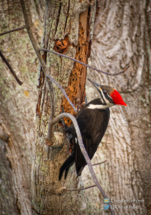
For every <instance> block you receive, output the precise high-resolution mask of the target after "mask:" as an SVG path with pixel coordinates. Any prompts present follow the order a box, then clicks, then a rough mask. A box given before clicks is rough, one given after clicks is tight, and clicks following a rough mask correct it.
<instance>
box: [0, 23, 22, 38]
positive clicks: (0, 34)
mask: <svg viewBox="0 0 151 215" xmlns="http://www.w3.org/2000/svg"><path fill="white" fill-rule="evenodd" d="M24 28H26V26H25V25H24V26H22V27H20V28H15V29H13V30H10V31H5V32H3V33H0V36H2V35H5V34H9V33H12V32H15V31H20V30H22V29H24Z"/></svg>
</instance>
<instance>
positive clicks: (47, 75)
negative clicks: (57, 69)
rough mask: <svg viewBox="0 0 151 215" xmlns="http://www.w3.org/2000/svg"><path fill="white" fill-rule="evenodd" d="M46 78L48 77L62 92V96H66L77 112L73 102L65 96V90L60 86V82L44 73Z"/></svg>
mask: <svg viewBox="0 0 151 215" xmlns="http://www.w3.org/2000/svg"><path fill="white" fill-rule="evenodd" d="M46 77H47V78H49V79H50V80H51V81H53V82H54V83H55V84H56V85H57V86H58V87H59V88H60V89H61V91H62V92H63V94H64V96H65V97H66V99H67V100H68V102H69V103H70V105H71V106H72V107H73V109H74V110H75V111H76V112H77V109H76V108H75V106H74V104H73V103H72V102H71V100H70V99H69V97H68V96H67V94H66V92H65V90H64V89H63V88H62V87H61V86H60V84H58V82H56V81H55V80H54V79H53V78H52V77H51V76H50V75H46Z"/></svg>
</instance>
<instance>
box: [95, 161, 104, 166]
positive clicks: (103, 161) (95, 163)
mask: <svg viewBox="0 0 151 215" xmlns="http://www.w3.org/2000/svg"><path fill="white" fill-rule="evenodd" d="M106 161H107V160H105V161H103V162H101V163H95V164H93V165H92V166H96V165H100V164H102V163H105V162H106Z"/></svg>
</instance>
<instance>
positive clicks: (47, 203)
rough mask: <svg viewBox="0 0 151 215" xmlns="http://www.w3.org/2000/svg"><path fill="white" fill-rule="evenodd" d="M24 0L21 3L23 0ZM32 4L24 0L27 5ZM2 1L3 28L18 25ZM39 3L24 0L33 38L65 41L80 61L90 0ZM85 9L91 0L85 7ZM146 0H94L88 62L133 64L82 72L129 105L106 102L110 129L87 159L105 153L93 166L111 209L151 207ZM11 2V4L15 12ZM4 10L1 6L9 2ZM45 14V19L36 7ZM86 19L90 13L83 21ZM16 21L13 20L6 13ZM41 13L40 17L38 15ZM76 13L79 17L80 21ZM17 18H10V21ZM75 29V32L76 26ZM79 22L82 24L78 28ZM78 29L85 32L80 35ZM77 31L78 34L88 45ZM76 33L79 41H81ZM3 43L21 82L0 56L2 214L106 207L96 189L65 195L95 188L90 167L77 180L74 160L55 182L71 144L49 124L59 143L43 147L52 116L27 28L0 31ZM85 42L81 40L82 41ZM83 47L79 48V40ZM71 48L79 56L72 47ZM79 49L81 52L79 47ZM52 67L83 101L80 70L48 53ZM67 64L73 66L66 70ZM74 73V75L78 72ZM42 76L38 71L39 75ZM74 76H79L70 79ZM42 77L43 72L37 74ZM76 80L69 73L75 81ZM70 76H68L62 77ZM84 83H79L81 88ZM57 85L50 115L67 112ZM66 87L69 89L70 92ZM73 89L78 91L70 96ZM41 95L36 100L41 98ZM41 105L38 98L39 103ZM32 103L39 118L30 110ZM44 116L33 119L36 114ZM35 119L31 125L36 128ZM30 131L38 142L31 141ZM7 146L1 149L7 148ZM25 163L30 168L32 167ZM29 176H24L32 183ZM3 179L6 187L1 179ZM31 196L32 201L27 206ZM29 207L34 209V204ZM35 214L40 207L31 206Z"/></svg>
mask: <svg viewBox="0 0 151 215" xmlns="http://www.w3.org/2000/svg"><path fill="white" fill-rule="evenodd" d="M27 2H28V1H27ZM28 3H29V2H28ZM5 5H6V4H4V2H3V3H1V6H0V7H1V9H0V10H1V12H2V17H1V18H0V23H1V29H2V30H1V31H5V30H8V29H6V28H5V26H7V25H8V22H9V19H10V18H11V20H12V22H9V24H10V29H13V28H16V27H19V26H21V25H23V24H24V20H23V17H22V12H21V8H20V6H19V4H18V5H17V4H16V8H15V7H14V8H13V7H12V6H11V5H7V6H8V7H10V8H11V13H10V14H9V16H8V14H7V13H6V8H5V7H6V6H5ZM40 5H41V1H39V2H37V4H36V6H35V4H34V3H33V2H32V1H31V2H30V10H31V12H32V13H31V18H32V21H33V24H34V26H33V29H32V30H33V32H34V36H35V37H36V39H37V42H38V41H40V40H41V37H42V27H41V26H42V24H43V23H45V24H44V33H43V35H44V36H43V42H42V46H44V47H46V48H49V49H52V48H54V46H55V48H56V50H57V48H58V47H57V41H61V42H62V41H64V39H65V36H68V39H67V40H66V41H67V42H68V49H67V50H66V49H65V48H64V47H62V46H63V45H64V44H65V43H64V42H63V43H62V46H61V47H62V48H63V51H62V52H64V53H65V54H66V55H68V56H71V57H76V58H78V59H80V60H81V61H83V62H87V58H88V57H89V54H88V52H87V56H84V57H82V56H83V53H84V52H85V50H88V49H89V48H88V47H89V45H88V44H89V42H90V40H89V39H90V38H89V39H88V38H87V34H88V33H87V34H83V32H86V31H88V30H90V34H88V35H90V37H91V33H92V29H93V28H92V27H93V23H91V25H89V24H88V20H91V19H90V17H92V20H93V17H94V15H93V13H95V12H94V8H93V9H92V8H91V11H92V13H91V16H90V11H89V7H90V5H89V4H88V1H83V2H82V3H79V1H71V0H70V1H64V2H63V3H61V4H60V3H59V1H58V4H57V1H55V3H54V2H53V1H52V2H49V1H48V2H47V4H46V10H45V12H44V10H43V5H42V9H41V7H40ZM91 7H92V6H91ZM150 7H151V5H150V1H143V0H141V1H136V0H133V1H122V2H120V1H108V0H107V1H102V0H101V1H99V4H98V8H97V18H96V20H95V26H94V36H93V42H92V46H91V57H90V59H89V64H91V65H92V66H95V67H97V68H99V69H101V70H103V71H107V72H110V73H115V72H117V71H121V70H123V69H124V68H125V66H126V64H127V63H131V66H130V68H129V69H128V71H126V72H125V73H124V74H121V75H119V76H106V75H102V74H99V73H97V72H95V71H89V70H88V74H87V76H88V77H90V78H91V79H93V80H94V81H96V82H100V83H101V84H108V85H110V86H113V87H115V88H116V89H117V90H118V91H119V92H121V94H122V96H123V98H124V100H125V102H126V103H127V104H128V106H127V107H120V106H115V107H112V108H111V118H110V123H109V127H108V129H107V132H106V134H105V136H104V138H103V140H102V143H101V144H100V145H99V148H98V150H97V153H96V154H95V156H94V158H93V159H92V163H99V162H101V161H104V160H107V162H106V163H105V164H102V165H98V166H95V167H94V170H95V173H96V175H97V178H98V179H99V181H100V184H101V185H102V187H103V188H104V190H105V192H106V193H107V195H108V196H109V198H110V199H111V200H112V202H113V207H114V209H115V214H119V215H125V214H126V215H128V214H137V215H139V214H143V215H144V214H147V215H150V214H151V197H150V192H151V180H150V175H151V171H150V167H151V159H149V158H150V151H151V142H150V133H151V132H150V127H151V101H150V98H151V97H150V95H151V88H150V85H149V84H150V83H151V70H150V68H151V59H150V55H151V49H150V45H151V40H150V38H151V35H150V34H151V20H150V16H151V15H150ZM12 8H13V9H12ZM7 9H8V8H7ZM43 13H45V21H43V20H42V18H41V17H42V14H43ZM86 17H89V18H88V19H87V18H86ZM12 18H13V19H12ZM40 18H41V19H40ZM81 20H84V21H83V22H82V21H81ZM16 22H17V24H18V25H17V24H16ZM81 23H82V24H81ZM79 29H80V30H79ZM82 29H83V31H82ZM81 35H84V36H81ZM82 37H84V38H85V45H83V46H82V45H81V44H83V41H82V39H81V38H82ZM79 38H80V40H79ZM0 39H1V41H0V44H1V49H2V50H3V52H4V54H5V56H6V57H7V58H8V59H9V61H10V63H11V65H12V67H13V68H14V69H15V70H16V72H17V75H18V76H19V77H20V79H21V80H22V81H23V82H24V84H23V85H22V86H18V85H17V83H16V82H15V81H14V79H13V77H12V75H10V72H9V71H8V69H7V67H6V66H5V65H4V63H2V61H1V60H0V74H1V79H0V80H1V81H0V98H1V100H0V102H1V105H0V113H1V115H0V123H1V124H0V139H1V141H0V149H1V151H0V159H1V161H2V162H1V166H0V168H1V169H0V209H2V210H1V211H2V214H24V215H27V214H29V215H30V214H31V213H33V214H37V212H38V213H40V214H55V215H56V214H69V215H70V214H96V215H98V214H106V213H105V212H104V209H103V197H102V195H101V194H100V193H99V191H98V189H97V188H96V187H95V188H91V189H88V190H85V191H81V192H80V193H78V192H76V191H75V192H71V191H66V190H65V189H75V188H76V189H79V188H80V187H83V186H84V187H87V186H90V185H93V184H94V182H93V180H92V178H91V176H90V173H89V170H88V168H87V167H85V169H84V171H83V173H82V177H80V178H78V179H76V174H75V167H74V166H73V167H72V168H71V169H70V171H69V175H68V177H67V180H66V181H64V180H63V179H62V180H61V182H59V181H58V174H59V168H60V166H61V165H62V163H63V162H64V160H65V159H66V157H67V156H68V155H69V152H68V145H69V144H68V141H67V139H66V137H65V136H64V135H63V129H62V128H60V127H59V126H56V128H55V137H56V142H55V144H54V146H53V147H48V146H46V145H45V139H46V136H47V131H48V119H49V115H50V108H51V106H50V99H49V98H50V94H49V90H48V87H47V85H42V83H41V82H38V84H39V87H40V88H39V90H38V99H37V89H36V84H37V83H36V82H37V79H39V75H38V77H37V74H38V72H37V68H36V67H37V65H38V61H37V58H36V55H35V54H34V51H33V48H32V46H31V43H30V40H29V39H28V35H27V33H26V30H22V31H18V32H16V33H11V34H9V35H4V36H2V37H0ZM86 43H87V46H86ZM79 44H80V45H79ZM78 45H79V46H80V49H81V53H82V54H81V55H80V54H79V53H78ZM77 53H78V54H77ZM47 64H48V65H49V68H50V70H49V72H50V74H51V75H52V76H53V77H54V79H55V80H57V81H58V82H59V83H60V85H62V86H63V88H66V91H67V93H68V95H69V97H70V99H71V100H72V101H73V103H74V104H75V105H77V104H78V102H79V101H80V103H81V102H82V101H83V98H84V91H82V90H81V91H79V92H78V94H76V93H77V92H76V90H77V88H76V85H77V86H79V85H81V84H82V82H81V80H84V78H85V76H83V77H82V76H81V77H82V78H80V75H82V71H83V72H84V74H85V75H86V71H84V70H85V68H83V67H82V68H81V67H78V65H77V64H74V62H72V61H70V60H68V59H65V58H61V57H58V56H55V55H52V54H51V55H49V54H48V55H47ZM71 70H72V73H71ZM78 71H80V73H78ZM41 74H42V72H41ZM76 77H78V82H74V80H75V78H76ZM40 78H41V79H40V80H42V76H40ZM73 79H74V80H73ZM68 80H70V81H69V83H68ZM83 87H84V86H83ZM54 88H55V115H57V114H58V113H59V112H60V106H61V104H62V105H63V106H64V107H65V108H64V109H65V111H68V112H72V114H75V113H74V112H73V110H71V108H70V106H68V105H66V104H67V102H66V100H65V99H64V98H63V96H62V93H61V92H60V90H58V88H56V87H54ZM72 92H73V93H72ZM75 94H76V95H77V98H75V97H74V95H75ZM86 96H87V99H88V101H89V100H92V99H94V97H97V96H98V95H97V92H96V91H95V89H94V88H93V87H92V85H91V84H90V83H87V84H86ZM40 100H41V103H40V102H39V101H40ZM37 104H38V105H37ZM36 105H37V114H38V116H37V120H36V122H35V115H36V113H35V109H36ZM39 116H40V117H41V118H40V117H39ZM35 125H36V130H35ZM34 136H35V140H34ZM5 147H6V152H5V151H4V150H5ZM31 167H32V168H31ZM30 178H31V180H30ZM6 181H8V184H6ZM31 201H32V203H31ZM31 206H32V207H33V208H34V209H33V210H32V211H31ZM36 211H37V212H36Z"/></svg>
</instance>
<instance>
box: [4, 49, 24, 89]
mask: <svg viewBox="0 0 151 215" xmlns="http://www.w3.org/2000/svg"><path fill="white" fill-rule="evenodd" d="M0 56H1V58H2V60H3V61H4V63H5V64H6V65H7V67H8V68H9V70H10V72H11V73H12V75H13V76H14V78H15V79H16V81H17V83H18V84H19V85H22V84H23V82H22V81H20V80H19V78H18V77H17V75H16V73H15V71H14V70H13V68H12V67H11V65H10V64H9V62H8V60H7V59H6V58H5V56H4V55H3V53H2V51H1V50H0Z"/></svg>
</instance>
